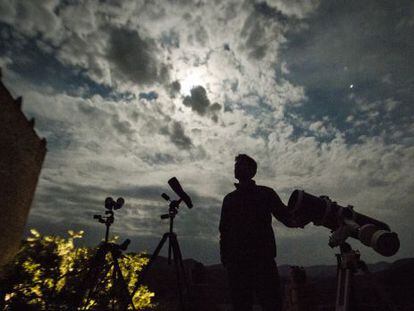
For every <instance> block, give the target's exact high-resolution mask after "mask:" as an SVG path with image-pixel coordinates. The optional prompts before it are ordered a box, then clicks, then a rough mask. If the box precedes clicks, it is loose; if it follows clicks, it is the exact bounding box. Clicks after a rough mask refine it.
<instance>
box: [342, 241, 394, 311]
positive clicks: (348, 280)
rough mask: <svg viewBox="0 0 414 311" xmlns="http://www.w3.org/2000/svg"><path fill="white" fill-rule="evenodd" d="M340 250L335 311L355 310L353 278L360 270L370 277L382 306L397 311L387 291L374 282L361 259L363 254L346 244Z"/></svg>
mask: <svg viewBox="0 0 414 311" xmlns="http://www.w3.org/2000/svg"><path fill="white" fill-rule="evenodd" d="M339 248H340V251H341V253H340V254H336V259H337V289H336V302H335V311H349V310H354V308H355V306H352V299H351V297H352V287H353V277H354V274H355V273H356V272H358V271H359V270H360V271H362V272H363V273H364V274H365V276H366V277H369V280H370V282H371V284H372V285H373V287H374V289H375V291H376V292H377V294H378V297H380V299H381V300H382V305H383V306H387V308H388V310H396V308H395V307H394V306H393V303H392V302H391V300H390V299H389V298H388V295H387V294H386V293H385V291H384V290H383V289H382V288H381V287H380V286H379V285H378V284H376V283H375V282H374V281H373V280H372V276H371V274H370V272H369V270H368V267H367V265H366V263H365V262H364V261H363V260H361V259H360V257H361V254H360V253H359V252H358V251H355V250H353V249H352V248H351V246H350V245H349V244H348V243H346V242H343V243H341V244H340V245H339Z"/></svg>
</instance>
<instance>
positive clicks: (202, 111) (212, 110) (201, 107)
mask: <svg viewBox="0 0 414 311" xmlns="http://www.w3.org/2000/svg"><path fill="white" fill-rule="evenodd" d="M190 92H191V95H190V96H186V97H184V100H183V104H184V105H185V106H187V107H190V108H191V110H193V111H195V112H196V113H198V114H199V115H200V116H204V115H206V114H208V115H211V117H212V119H213V120H214V121H215V122H217V120H218V116H217V113H218V112H219V111H220V110H221V105H220V104H218V103H214V104H212V105H211V104H210V100H209V99H208V97H207V92H206V90H205V88H203V87H202V86H200V85H199V86H196V87H194V88H192V89H191V91H190Z"/></svg>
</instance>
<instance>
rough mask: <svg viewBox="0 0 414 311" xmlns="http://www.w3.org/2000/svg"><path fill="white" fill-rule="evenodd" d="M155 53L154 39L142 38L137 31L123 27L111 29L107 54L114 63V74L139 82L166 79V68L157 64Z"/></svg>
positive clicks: (151, 82) (160, 81)
mask: <svg viewBox="0 0 414 311" xmlns="http://www.w3.org/2000/svg"><path fill="white" fill-rule="evenodd" d="M155 53H156V45H155V43H154V41H153V40H151V39H142V38H141V36H140V35H139V33H138V32H137V31H134V30H129V29H125V28H121V29H114V30H112V31H111V35H110V39H109V47H108V54H107V55H108V59H109V60H110V61H111V62H112V63H113V65H114V66H113V67H112V73H113V74H115V76H117V75H119V76H120V77H122V78H124V79H126V80H129V81H131V82H133V83H140V84H153V83H155V82H157V83H162V82H163V81H166V80H168V69H167V67H165V65H161V64H158V62H157V59H156V58H155V57H154V54H155Z"/></svg>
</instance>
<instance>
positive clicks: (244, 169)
mask: <svg viewBox="0 0 414 311" xmlns="http://www.w3.org/2000/svg"><path fill="white" fill-rule="evenodd" d="M235 161H236V163H235V164H234V177H235V178H236V179H238V180H239V181H247V180H250V179H252V178H253V177H254V175H256V172H257V163H256V161H255V160H253V159H252V158H251V157H249V156H248V155H246V154H239V155H238V156H237V157H236V159H235Z"/></svg>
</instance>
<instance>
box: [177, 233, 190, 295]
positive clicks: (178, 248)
mask: <svg viewBox="0 0 414 311" xmlns="http://www.w3.org/2000/svg"><path fill="white" fill-rule="evenodd" d="M173 241H174V242H173V243H174V244H175V245H176V246H175V248H176V252H177V256H178V257H177V258H178V260H179V264H180V268H181V272H182V276H183V279H184V286H185V289H186V291H187V294H188V295H189V294H190V288H189V286H188V281H187V275H186V273H185V269H184V264H183V256H182V253H181V249H180V244H178V239H177V235H175V234H174V238H173Z"/></svg>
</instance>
